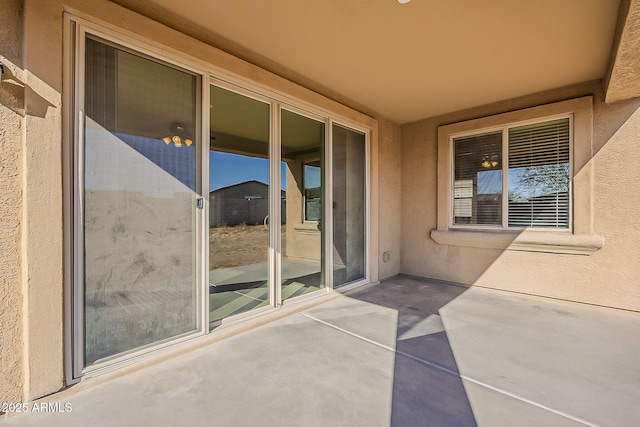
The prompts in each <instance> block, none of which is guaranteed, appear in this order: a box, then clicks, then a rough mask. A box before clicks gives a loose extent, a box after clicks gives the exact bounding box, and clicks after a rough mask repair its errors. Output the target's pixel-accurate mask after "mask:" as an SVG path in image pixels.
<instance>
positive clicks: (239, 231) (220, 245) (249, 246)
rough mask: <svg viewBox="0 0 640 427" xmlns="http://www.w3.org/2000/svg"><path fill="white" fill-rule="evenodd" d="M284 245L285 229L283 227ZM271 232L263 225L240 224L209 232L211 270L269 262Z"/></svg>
mask: <svg viewBox="0 0 640 427" xmlns="http://www.w3.org/2000/svg"><path fill="white" fill-rule="evenodd" d="M282 236H283V244H284V227H283V232H282ZM268 246H269V230H267V228H266V227H265V226H263V225H245V224H240V225H236V226H234V227H216V228H212V229H210V230H209V265H210V268H211V270H215V269H218V268H227V267H237V266H239V265H248V264H255V263H259V262H265V261H267V257H268V252H267V248H268Z"/></svg>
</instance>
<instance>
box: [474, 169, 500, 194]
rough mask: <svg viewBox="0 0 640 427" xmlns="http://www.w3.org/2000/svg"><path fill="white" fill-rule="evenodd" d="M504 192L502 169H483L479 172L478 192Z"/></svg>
mask: <svg viewBox="0 0 640 427" xmlns="http://www.w3.org/2000/svg"><path fill="white" fill-rule="evenodd" d="M501 193H502V171H501V170H492V171H482V172H478V194H501Z"/></svg>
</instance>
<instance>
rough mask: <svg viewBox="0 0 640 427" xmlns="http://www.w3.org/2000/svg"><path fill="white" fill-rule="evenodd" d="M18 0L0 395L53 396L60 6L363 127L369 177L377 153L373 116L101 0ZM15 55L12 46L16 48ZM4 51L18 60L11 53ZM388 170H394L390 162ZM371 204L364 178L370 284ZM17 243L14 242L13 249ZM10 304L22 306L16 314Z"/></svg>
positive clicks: (62, 267)
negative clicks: (21, 92)
mask: <svg viewBox="0 0 640 427" xmlns="http://www.w3.org/2000/svg"><path fill="white" fill-rule="evenodd" d="M5 3H6V4H7V5H8V6H10V7H9V8H8V9H7V10H9V11H13V10H16V6H17V5H18V4H19V3H20V2H19V1H8V2H7V1H5V2H3V5H4V4H5ZM24 3H25V5H24V39H23V40H24V42H23V44H22V47H23V53H22V64H19V63H17V64H15V66H13V65H11V64H13V62H12V61H14V62H15V59H13V60H9V61H8V62H9V63H10V69H11V70H12V72H13V73H14V74H16V75H17V76H21V77H20V80H21V82H23V83H24V86H25V105H26V114H25V117H24V118H19V117H18V116H19V115H18V116H16V113H15V112H14V111H12V110H11V108H7V107H6V104H5V102H4V100H5V98H4V97H3V98H2V100H3V103H2V105H1V106H0V119H1V120H2V137H3V138H2V142H1V143H2V145H3V150H4V151H3V158H2V162H3V163H2V165H3V166H4V168H3V169H2V174H3V180H2V184H0V185H2V189H3V203H2V206H1V207H0V209H2V210H3V215H2V218H3V222H2V228H1V230H0V239H1V241H2V244H3V254H2V258H1V259H0V273H2V280H3V286H2V291H1V292H2V294H1V295H2V304H3V305H2V311H1V312H0V326H1V327H2V332H1V333H2V334H3V335H2V336H1V337H0V338H1V339H2V343H3V345H2V356H3V359H2V368H0V369H2V371H1V372H0V373H1V374H2V376H3V381H2V382H1V384H0V397H1V398H3V400H5V399H8V400H22V401H30V400H33V399H36V398H38V397H41V396H44V395H46V394H49V393H53V392H55V391H57V390H59V389H61V388H62V387H64V385H65V334H64V319H65V310H64V296H65V292H64V290H65V280H69V275H70V274H71V263H70V258H69V257H65V256H64V254H65V250H66V249H67V248H66V245H65V233H66V232H68V229H67V228H65V227H64V219H65V218H66V217H65V215H67V216H68V213H69V212H68V209H67V205H66V204H65V200H64V199H63V196H65V195H66V196H65V197H68V191H67V190H68V189H66V188H65V187H64V183H63V174H64V173H65V167H64V166H63V165H64V164H65V163H66V162H69V158H68V157H67V156H66V155H65V152H68V151H69V147H68V144H69V143H70V142H69V141H64V140H63V130H64V127H65V122H64V121H63V116H64V115H65V114H67V111H66V110H65V107H66V105H65V104H64V103H63V99H64V91H63V87H64V86H65V80H64V77H65V76H64V74H63V69H64V66H63V54H64V52H65V51H64V49H63V46H64V43H65V41H64V38H63V28H64V25H63V15H64V12H65V11H66V12H70V13H73V14H74V15H75V16H77V17H80V18H84V19H87V20H90V21H92V22H95V23H99V24H101V25H103V26H105V27H107V28H110V29H113V30H115V31H117V32H119V33H125V34H128V35H131V36H133V37H134V38H140V39H141V40H143V41H144V42H148V43H149V44H151V45H153V46H156V47H157V48H158V49H161V50H163V51H165V52H167V54H168V55H173V56H175V57H178V58H186V60H187V61H189V62H190V63H192V64H194V65H195V66H197V67H202V68H203V69H205V70H211V71H214V72H219V73H221V74H223V75H229V76H231V77H232V78H234V79H239V80H245V81H248V82H251V84H252V85H253V86H254V87H256V88H258V89H259V90H261V91H262V90H264V92H265V93H266V94H270V95H273V96H276V97H279V96H285V97H288V98H290V99H294V100H295V101H296V102H297V103H300V104H302V105H305V104H308V105H311V106H313V107H314V108H319V109H322V110H324V111H326V112H328V113H330V114H332V115H335V116H339V117H341V118H342V120H343V121H346V122H347V123H348V122H353V123H359V124H361V125H364V126H367V127H370V128H371V130H372V141H371V142H372V152H371V163H370V165H371V171H370V173H371V176H372V179H373V180H375V179H376V177H377V176H378V170H377V167H378V157H377V153H376V152H375V150H376V149H377V146H378V145H377V135H378V125H377V121H376V119H374V118H371V117H370V116H367V115H365V114H362V113H360V112H358V111H356V110H353V109H350V108H348V107H346V106H344V105H341V104H339V103H337V102H335V101H332V100H331V99H329V98H326V97H324V96H322V95H320V94H318V93H315V92H311V91H310V90H308V89H305V88H304V87H302V86H299V85H297V84H294V83H292V82H289V81H287V80H284V79H282V78H280V77H278V76H276V75H275V74H272V73H269V72H267V71H264V70H262V69H260V68H258V67H256V66H254V65H251V64H249V63H247V62H244V61H242V60H240V59H238V58H237V57H234V56H232V55H230V54H228V53H225V52H222V51H220V50H218V49H215V48H213V47H211V46H208V45H206V44H204V43H202V42H198V41H195V40H194V39H192V38H189V37H187V36H185V35H184V34H181V33H179V32H176V31H174V30H171V29H169V28H167V27H164V26H163V25H161V24H159V23H158V22H155V21H151V20H149V19H148V18H145V17H143V16H141V15H138V14H135V13H133V12H131V11H128V10H126V9H124V8H122V7H120V6H118V5H116V4H114V3H111V2H109V1H106V0H95V1H91V2H87V1H85V0H68V1H58V0H50V1H47V2H41V1H37V0H26V1H25V2H24ZM12 8H13V9H12ZM12 13H13V12H11V13H6V10H5V11H3V13H2V14H0V16H2V18H3V19H5V18H7V19H8V20H7V24H6V25H5V22H4V21H3V22H2V24H3V25H2V27H1V28H2V30H1V31H13V29H15V25H18V23H19V19H17V11H16V13H14V14H13V15H12ZM9 23H10V24H11V25H9ZM12 25H13V26H12ZM3 35H4V33H3ZM2 40H3V41H7V42H9V43H10V44H11V46H13V48H15V49H18V47H19V46H20V43H21V42H20V40H19V39H17V38H11V37H7V38H5V37H4V36H3V37H2ZM9 51H11V49H4V50H3V52H0V54H2V55H7V52H9ZM16 52H19V49H18V50H16ZM14 56H16V58H19V54H17V53H16V54H15V55H14ZM3 60H4V58H3ZM18 62H19V61H18ZM3 93H4V86H3ZM21 124H22V126H21ZM21 129H22V130H24V131H21ZM389 129H392V130H391V131H390V130H389ZM381 134H382V135H383V136H384V137H385V138H386V140H389V141H392V142H393V143H394V144H395V145H396V146H397V145H398V144H399V133H398V129H394V128H393V125H391V124H386V125H384V129H383V130H382V132H381ZM395 155H397V149H396V153H395ZM21 156H22V157H21ZM394 167H396V169H397V165H396V166H394ZM20 173H22V175H21V174H20ZM394 179H395V178H394ZM21 182H22V183H23V185H22V187H21V186H20V183H21ZM389 182H390V183H392V184H390V186H391V187H393V186H396V185H397V182H398V180H397V179H395V181H393V180H390V181H389ZM391 187H389V186H388V185H387V186H386V190H385V191H386V192H387V193H389V194H390V193H396V194H397V193H398V189H397V188H395V189H391ZM378 200H379V199H378V196H377V185H376V184H373V185H372V193H371V201H372V206H373V209H372V212H371V241H370V243H371V246H370V247H371V248H372V254H371V259H372V260H373V261H372V265H371V279H372V280H374V281H375V280H378V265H377V261H376V260H377V259H378V258H379V255H380V254H379V253H378V222H377V218H378V213H377V209H378V207H379V206H378ZM20 206H22V212H21V211H20ZM396 209H397V208H396ZM393 212H395V213H394V214H393V215H395V216H396V218H394V217H393V215H391V216H392V217H391V218H390V219H389V221H393V222H396V220H397V210H396V211H393ZM381 216H384V215H381ZM5 221H6V222H5ZM21 221H22V222H21ZM386 239H387V241H388V242H385V247H387V248H391V250H392V251H393V253H394V254H397V253H399V239H398V238H397V237H386ZM19 243H21V244H22V246H19ZM5 247H6V249H5ZM19 259H22V264H20V263H18V262H17V260H19ZM391 259H392V260H394V262H396V263H397V262H398V261H396V260H395V259H397V256H393V257H392V258H391ZM398 265H399V264H398ZM396 270H398V268H397V266H396V267H393V268H389V269H388V271H387V272H386V273H385V274H391V273H390V272H392V271H396ZM5 283H6V286H5ZM20 289H21V290H22V302H21V301H20V298H21V295H20ZM20 307H24V316H23V317H22V319H20ZM21 332H22V333H21ZM21 338H22V342H21ZM5 350H6V351H5ZM5 354H6V359H5ZM21 361H22V368H21ZM21 384H24V387H21Z"/></svg>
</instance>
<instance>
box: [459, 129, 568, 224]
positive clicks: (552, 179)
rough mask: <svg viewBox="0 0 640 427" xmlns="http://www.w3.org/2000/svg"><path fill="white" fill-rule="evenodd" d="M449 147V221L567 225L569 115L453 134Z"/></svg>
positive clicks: (460, 222) (461, 222)
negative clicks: (450, 188) (456, 136)
mask: <svg viewBox="0 0 640 427" xmlns="http://www.w3.org/2000/svg"><path fill="white" fill-rule="evenodd" d="M503 141H505V144H506V150H504V149H503ZM453 152H454V154H453V155H454V162H453V163H454V176H453V186H452V189H453V193H454V194H453V200H452V203H453V206H452V208H453V209H452V211H453V224H454V225H461V226H464V225H483V226H494V227H500V228H547V229H549V228H555V229H567V228H569V218H570V215H569V210H570V203H569V200H570V194H569V189H570V181H571V175H570V174H571V170H570V121H569V118H568V117H564V118H561V119H554V120H548V121H544V122H538V123H533V124H527V125H521V126H511V127H510V126H505V127H504V128H502V129H501V130H500V129H499V130H496V131H494V132H491V133H484V134H477V135H471V136H464V137H461V138H454V139H453ZM503 157H504V158H503ZM504 192H506V193H507V194H505V195H503V193H504Z"/></svg>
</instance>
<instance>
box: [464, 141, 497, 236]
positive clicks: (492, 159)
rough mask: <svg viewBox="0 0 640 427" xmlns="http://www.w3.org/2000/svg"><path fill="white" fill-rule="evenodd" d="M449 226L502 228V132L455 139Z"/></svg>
mask: <svg viewBox="0 0 640 427" xmlns="http://www.w3.org/2000/svg"><path fill="white" fill-rule="evenodd" d="M454 157H455V159H454V162H455V175H454V183H453V197H454V202H453V223H454V224H464V225H473V224H478V225H496V226H500V225H501V224H502V132H493V133H488V134H484V135H473V136H470V137H463V138H456V139H455V140H454Z"/></svg>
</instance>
